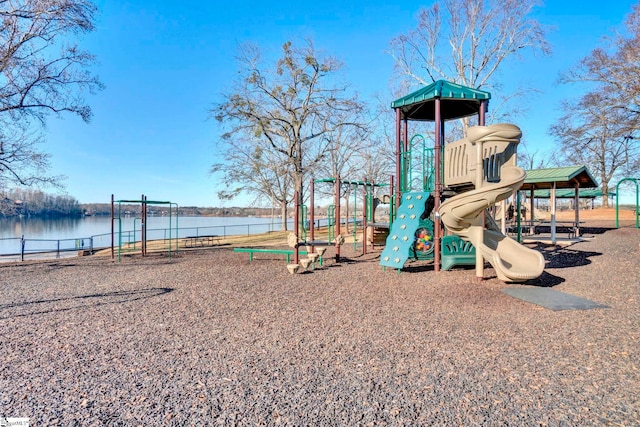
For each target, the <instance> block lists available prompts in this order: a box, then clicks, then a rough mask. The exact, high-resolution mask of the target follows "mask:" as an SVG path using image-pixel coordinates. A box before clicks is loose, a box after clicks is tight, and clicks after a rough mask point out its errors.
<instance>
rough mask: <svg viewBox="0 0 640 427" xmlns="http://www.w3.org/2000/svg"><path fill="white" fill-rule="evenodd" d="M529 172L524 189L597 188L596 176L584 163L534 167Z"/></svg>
mask: <svg viewBox="0 0 640 427" xmlns="http://www.w3.org/2000/svg"><path fill="white" fill-rule="evenodd" d="M526 172H527V177H526V178H525V180H524V184H523V185H522V188H521V189H522V190H531V189H534V190H537V189H550V188H553V184H554V183H555V187H556V189H557V188H575V187H576V184H578V187H579V188H595V187H597V186H598V183H597V182H596V180H595V178H593V176H591V174H590V173H589V170H588V169H587V167H586V166H584V165H576V166H565V167H561V168H547V169H534V170H529V171H526Z"/></svg>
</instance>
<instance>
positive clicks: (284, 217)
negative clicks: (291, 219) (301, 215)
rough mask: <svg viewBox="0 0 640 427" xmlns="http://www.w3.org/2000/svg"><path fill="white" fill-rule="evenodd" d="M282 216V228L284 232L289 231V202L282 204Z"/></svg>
mask: <svg viewBox="0 0 640 427" xmlns="http://www.w3.org/2000/svg"><path fill="white" fill-rule="evenodd" d="M280 215H281V218H282V219H281V223H280V225H281V227H282V229H283V230H284V231H287V230H288V228H287V202H280Z"/></svg>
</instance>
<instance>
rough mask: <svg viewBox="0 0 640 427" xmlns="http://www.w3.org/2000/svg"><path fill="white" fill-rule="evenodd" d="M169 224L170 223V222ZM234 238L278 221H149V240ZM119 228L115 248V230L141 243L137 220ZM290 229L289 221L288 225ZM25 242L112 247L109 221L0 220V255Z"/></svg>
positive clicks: (33, 247)
mask: <svg viewBox="0 0 640 427" xmlns="http://www.w3.org/2000/svg"><path fill="white" fill-rule="evenodd" d="M170 221H171V222H170ZM176 221H177V234H178V237H187V236H203V235H218V236H229V235H236V234H260V233H266V232H269V231H278V230H280V229H281V227H280V218H273V219H272V218H256V217H178V218H176V217H173V218H171V220H170V219H169V217H166V216H165V217H149V218H148V222H147V238H148V239H149V240H154V239H162V238H168V237H169V236H171V237H176ZM121 223H122V225H121V226H120V227H118V223H117V222H116V223H115V233H116V237H115V240H116V244H117V241H118V230H119V229H121V230H122V239H123V242H126V241H134V240H139V239H140V229H141V224H140V219H139V218H134V217H124V218H122V219H121ZM289 224H290V226H289V229H291V221H290V222H289ZM22 236H24V239H25V242H26V243H25V251H26V252H35V251H49V250H53V251H55V250H57V248H58V247H60V249H61V250H75V249H81V248H86V247H89V246H90V244H93V247H108V246H110V245H111V218H110V217H108V216H89V217H83V218H56V219H42V218H0V255H6V254H15V253H20V250H21V247H20V246H21V244H22V243H21V242H22V241H21V238H22Z"/></svg>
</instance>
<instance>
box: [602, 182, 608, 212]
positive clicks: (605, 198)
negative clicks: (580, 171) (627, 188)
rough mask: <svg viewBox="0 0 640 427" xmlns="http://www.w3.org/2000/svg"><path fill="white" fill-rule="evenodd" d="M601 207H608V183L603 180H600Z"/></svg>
mask: <svg viewBox="0 0 640 427" xmlns="http://www.w3.org/2000/svg"><path fill="white" fill-rule="evenodd" d="M602 207H603V208H608V207H609V184H608V183H607V181H605V180H602Z"/></svg>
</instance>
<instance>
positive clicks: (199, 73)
mask: <svg viewBox="0 0 640 427" xmlns="http://www.w3.org/2000/svg"><path fill="white" fill-rule="evenodd" d="M429 4H430V3H425V2H419V1H404V2H389V1H388V0H384V1H383V0H370V1H365V2H345V1H336V0H325V1H322V2H309V1H296V2H293V1H285V0H275V1H243V0H236V1H235V2H222V1H217V0H214V1H203V0H199V1H195V0H183V1H180V2H176V1H165V0H156V1H149V0H146V1H145V0H131V1H106V0H105V1H102V0H101V1H98V2H97V5H98V7H99V9H100V13H99V15H98V21H97V29H96V31H95V32H94V33H92V34H90V35H87V36H85V38H84V39H83V40H82V42H81V43H82V46H83V47H84V48H86V49H87V50H89V51H91V52H92V53H94V54H95V55H96V56H97V58H98V61H99V63H98V65H97V66H96V67H95V71H96V73H97V74H98V75H99V76H100V78H101V80H102V81H103V83H104V84H105V85H106V89H105V90H103V91H101V92H100V93H98V94H97V95H88V96H87V101H88V102H89V104H90V105H91V106H92V108H93V112H94V117H93V119H92V121H91V123H89V124H86V123H84V122H82V121H81V120H80V119H79V118H76V117H72V116H69V115H66V116H62V117H60V118H57V117H52V118H51V119H50V120H49V123H48V128H47V131H46V143H45V145H43V147H42V148H43V149H44V150H45V151H46V152H48V153H50V154H51V155H52V161H51V164H52V170H51V172H52V173H53V174H63V175H66V176H67V180H66V181H65V189H66V192H67V193H68V194H69V195H71V196H73V197H75V198H77V199H78V200H79V201H80V202H81V203H91V202H103V203H106V202H108V201H109V200H110V197H111V194H114V195H115V197H116V199H138V198H139V197H140V195H141V194H145V195H147V197H148V198H149V199H150V200H167V201H172V202H174V203H178V204H179V205H180V206H192V205H197V206H234V205H247V204H248V200H250V199H249V198H246V197H240V198H238V199H236V200H233V201H227V202H220V201H219V200H218V199H217V197H216V192H217V191H218V190H220V189H221V188H220V185H219V183H218V182H217V180H216V179H215V177H212V176H211V175H210V174H209V168H210V166H211V164H213V163H214V162H215V160H216V159H215V142H216V140H217V139H218V137H219V134H220V131H219V128H218V126H217V123H216V122H215V121H214V120H210V119H209V117H208V110H209V109H210V107H211V106H212V104H213V103H214V102H215V101H217V100H219V99H220V98H219V96H220V93H221V92H222V91H224V90H225V89H227V88H228V87H229V85H230V83H231V81H232V79H233V78H234V75H235V74H236V72H237V66H236V63H235V59H234V55H235V53H236V52H237V46H238V44H240V43H243V42H247V41H252V42H256V43H258V44H259V45H260V46H261V47H262V48H264V49H266V50H274V51H275V50H277V49H279V47H280V46H281V45H282V43H284V42H285V41H286V40H289V39H291V38H294V39H295V38H298V37H310V38H312V39H313V40H314V43H315V45H316V47H317V48H320V49H322V50H324V51H326V52H327V53H330V54H332V55H334V56H336V57H338V58H339V59H341V60H342V61H343V62H344V63H345V65H346V78H347V79H348V81H350V82H351V83H352V84H353V86H354V88H355V89H356V90H357V91H358V92H359V93H360V94H361V96H362V98H363V99H365V100H368V99H369V98H371V97H372V96H374V95H378V94H381V95H383V96H388V95H387V94H388V93H389V90H388V86H389V78H390V76H391V73H392V68H393V60H392V58H391V57H390V56H389V55H388V54H387V53H385V51H386V50H387V49H388V47H389V41H390V40H391V38H392V37H394V36H397V35H399V34H401V33H405V32H407V31H409V30H410V29H412V28H414V27H415V25H416V20H415V15H416V13H417V11H418V9H419V8H420V6H422V5H429ZM633 4H635V1H631V0H616V1H612V2H608V3H607V4H606V7H605V6H603V5H602V3H600V2H596V1H577V0H555V1H547V3H546V5H544V6H543V7H542V8H540V9H539V10H538V11H537V13H536V18H537V19H538V20H539V21H540V22H541V23H543V24H545V25H550V26H553V27H555V30H554V31H553V32H551V33H550V34H549V37H548V39H549V41H550V42H551V44H552V47H553V55H552V57H549V58H546V57H545V58H530V59H528V60H527V61H526V62H524V63H522V64H512V65H511V66H510V67H508V68H505V69H504V70H503V72H502V76H503V80H504V82H505V89H509V88H510V87H514V85H516V84H518V83H526V84H527V85H529V86H531V87H534V88H536V89H537V90H538V91H539V92H538V93H536V94H534V95H532V97H531V98H530V102H531V105H530V110H529V112H528V113H527V114H526V115H525V116H524V117H522V118H520V119H518V122H517V123H516V124H518V125H519V126H520V127H521V128H522V129H523V132H524V135H525V138H526V141H527V144H528V146H529V147H530V149H532V150H534V151H535V150H536V149H537V148H538V147H539V149H540V152H541V153H542V152H545V151H546V150H550V149H551V144H552V141H551V140H550V138H549V137H548V136H547V129H548V128H549V126H550V125H551V124H552V123H553V122H554V120H555V118H556V117H557V116H558V111H557V106H558V103H559V102H560V100H562V99H566V98H568V97H573V96H577V95H579V92H576V88H572V87H558V86H556V85H555V81H556V79H557V77H558V73H559V72H560V71H561V70H566V69H567V68H569V67H571V66H572V65H573V64H575V63H576V62H577V61H578V60H579V59H580V58H581V57H583V56H585V55H586V54H588V53H589V51H590V50H591V49H593V48H594V47H595V46H596V45H597V44H598V42H599V40H600V39H601V38H602V36H604V35H606V34H610V33H611V31H612V30H613V29H614V28H616V27H620V25H621V24H622V21H623V19H624V17H625V16H626V15H627V14H628V13H629V12H630V10H631V6H632V5H633ZM493 95H494V97H495V95H496V94H493ZM391 101H392V99H391V97H390V96H389V102H391ZM372 102H373V101H372Z"/></svg>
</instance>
